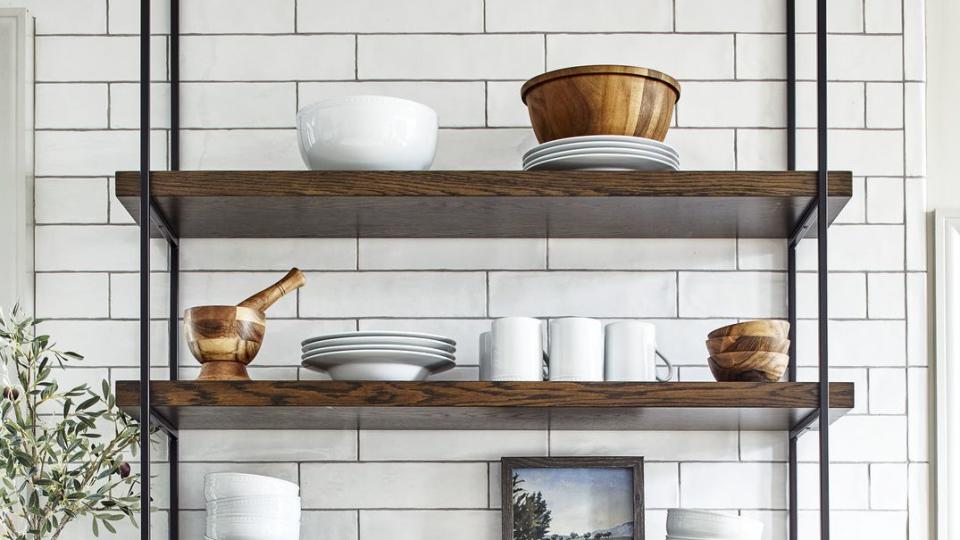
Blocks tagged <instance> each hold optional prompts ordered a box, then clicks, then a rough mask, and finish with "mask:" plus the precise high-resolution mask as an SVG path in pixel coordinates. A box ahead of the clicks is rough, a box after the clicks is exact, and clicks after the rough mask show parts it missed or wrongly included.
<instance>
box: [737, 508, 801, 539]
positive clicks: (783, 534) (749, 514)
mask: <svg viewBox="0 0 960 540" xmlns="http://www.w3.org/2000/svg"><path fill="white" fill-rule="evenodd" d="M740 515H741V516H743V517H745V518H750V519H755V520H757V521H759V522H760V523H763V533H762V536H761V538H762V539H763V540H787V524H788V523H789V522H790V518H789V516H788V515H787V512H785V511H783V510H741V511H740Z"/></svg>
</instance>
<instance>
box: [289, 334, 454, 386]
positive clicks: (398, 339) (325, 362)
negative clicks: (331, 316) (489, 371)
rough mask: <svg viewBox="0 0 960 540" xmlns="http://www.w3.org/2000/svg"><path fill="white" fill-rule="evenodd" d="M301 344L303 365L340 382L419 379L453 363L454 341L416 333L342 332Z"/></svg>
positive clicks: (314, 338)
mask: <svg viewBox="0 0 960 540" xmlns="http://www.w3.org/2000/svg"><path fill="white" fill-rule="evenodd" d="M302 345H303V347H302V351H303V356H302V359H303V365H304V367H307V368H309V369H313V370H316V371H325V372H326V373H327V374H329V375H330V378H331V379H333V380H339V381H421V380H423V379H426V378H427V376H429V375H432V374H434V373H440V372H442V371H447V370H449V369H452V368H453V366H454V365H456V362H455V358H454V353H455V352H456V350H457V343H456V342H455V341H454V340H452V339H450V338H448V337H444V336H436V335H432V334H420V333H417V332H389V331H367V332H343V333H340V334H327V335H323V336H317V337H312V338H310V339H306V340H304V341H303V342H302Z"/></svg>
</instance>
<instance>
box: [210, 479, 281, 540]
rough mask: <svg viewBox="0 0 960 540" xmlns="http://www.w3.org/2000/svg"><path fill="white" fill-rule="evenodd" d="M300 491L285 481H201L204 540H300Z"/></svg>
mask: <svg viewBox="0 0 960 540" xmlns="http://www.w3.org/2000/svg"><path fill="white" fill-rule="evenodd" d="M299 493H300V488H299V487H298V486H297V485H296V484H294V483H292V482H287V481H286V480H280V479H279V478H271V477H269V476H257V475H255V474H243V473H210V474H208V475H207V476H206V477H205V478H204V483H203V496H204V498H205V499H206V501H207V523H206V532H205V533H204V538H206V540H299V538H300V497H299Z"/></svg>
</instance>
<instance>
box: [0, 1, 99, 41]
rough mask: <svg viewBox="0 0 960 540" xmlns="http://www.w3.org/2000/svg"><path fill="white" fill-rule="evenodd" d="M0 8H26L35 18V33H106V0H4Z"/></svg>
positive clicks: (40, 34) (0, 3) (39, 34)
mask: <svg viewBox="0 0 960 540" xmlns="http://www.w3.org/2000/svg"><path fill="white" fill-rule="evenodd" d="M0 7H25V8H27V9H28V10H30V15H32V16H33V19H34V21H36V23H35V24H36V29H35V30H34V32H35V33H36V35H38V36H42V35H45V34H105V33H106V32H107V24H106V23H107V1H106V0H16V1H14V0H4V1H3V2H0Z"/></svg>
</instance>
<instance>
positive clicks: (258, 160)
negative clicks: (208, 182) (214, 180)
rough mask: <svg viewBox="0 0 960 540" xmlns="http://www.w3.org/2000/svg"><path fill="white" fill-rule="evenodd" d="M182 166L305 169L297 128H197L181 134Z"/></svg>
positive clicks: (241, 168) (186, 167) (229, 168)
mask: <svg viewBox="0 0 960 540" xmlns="http://www.w3.org/2000/svg"><path fill="white" fill-rule="evenodd" d="M180 137H181V138H180V141H181V142H180V144H181V147H182V150H181V158H180V159H181V161H182V163H181V165H182V167H183V168H184V169H196V170H302V169H303V168H304V165H303V160H302V158H301V157H300V150H299V146H298V145H299V143H298V142H297V131H296V130H295V129H240V130H238V129H234V130H193V129H186V130H183V132H181V134H180Z"/></svg>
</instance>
